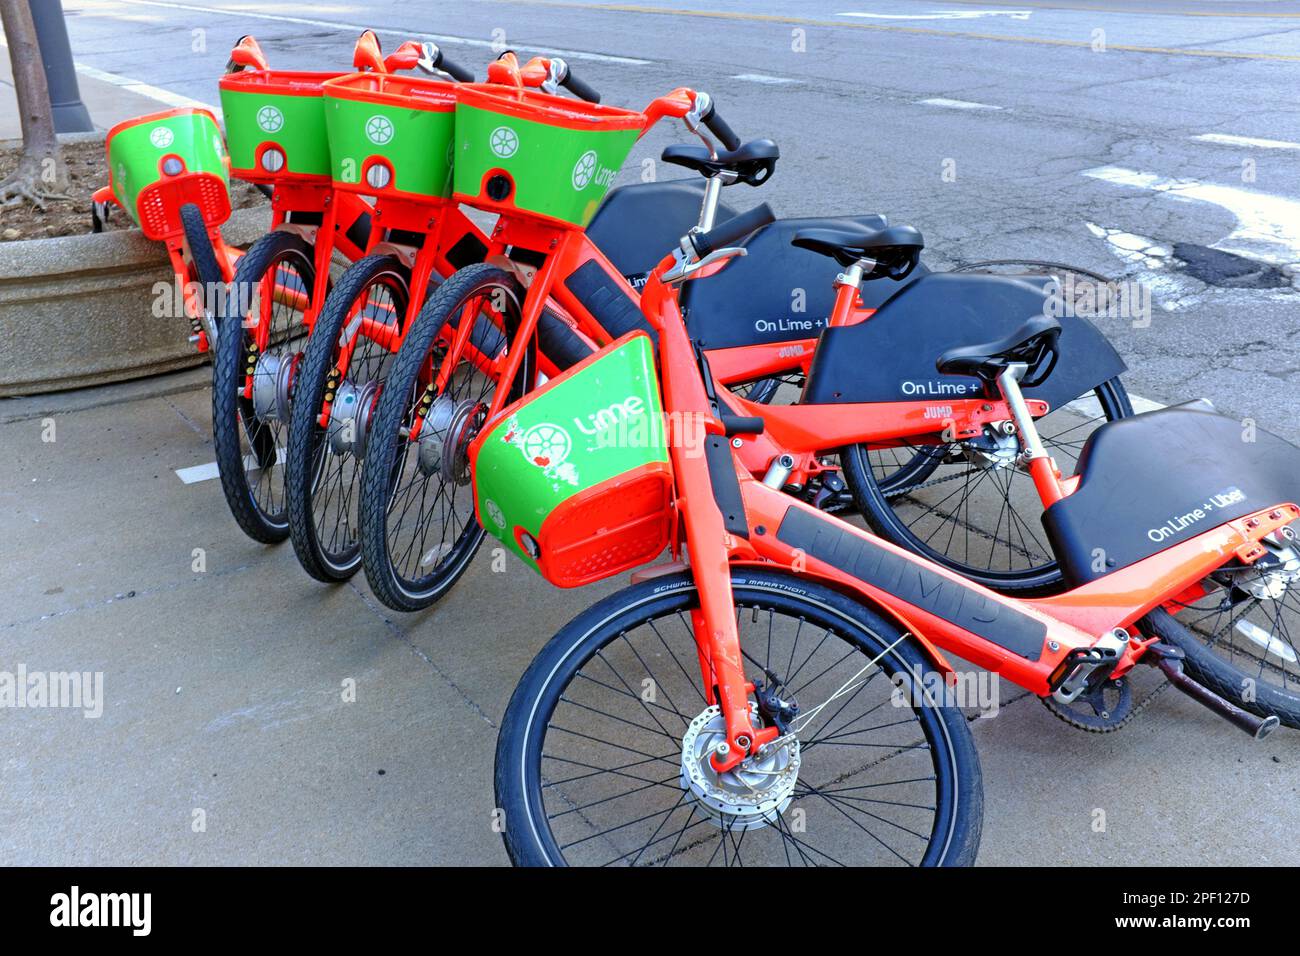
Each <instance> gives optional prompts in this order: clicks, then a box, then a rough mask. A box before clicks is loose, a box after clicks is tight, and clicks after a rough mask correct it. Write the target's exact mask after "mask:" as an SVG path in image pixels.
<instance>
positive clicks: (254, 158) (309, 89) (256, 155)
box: [219, 70, 344, 185]
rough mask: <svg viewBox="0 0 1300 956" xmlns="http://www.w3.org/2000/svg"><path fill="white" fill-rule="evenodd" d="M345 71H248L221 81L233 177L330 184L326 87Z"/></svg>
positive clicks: (229, 75)
mask: <svg viewBox="0 0 1300 956" xmlns="http://www.w3.org/2000/svg"><path fill="white" fill-rule="evenodd" d="M342 75H344V74H341V73H337V72H335V73H300V72H292V71H287V70H243V71H240V72H238V73H227V74H226V75H225V76H223V77H222V78H221V81H220V83H219V86H220V88H221V110H222V112H223V113H224V114H225V118H226V141H227V143H228V144H229V146H230V172H231V175H233V176H235V177H237V178H239V179H243V180H246V181H247V182H252V183H271V184H274V183H282V184H292V183H303V184H318V185H327V184H328V183H329V175H330V166H329V163H330V153H329V141H328V140H327V139H326V136H325V110H324V94H323V89H322V87H323V85H324V83H325V82H326V81H327V80H331V79H334V78H335V77H338V76H342Z"/></svg>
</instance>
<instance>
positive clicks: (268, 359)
mask: <svg viewBox="0 0 1300 956" xmlns="http://www.w3.org/2000/svg"><path fill="white" fill-rule="evenodd" d="M295 358H296V357H295V356H288V355H271V354H268V353H266V352H263V353H262V354H261V355H259V356H258V357H257V365H255V366H254V368H253V414H255V415H256V416H257V417H258V419H259V420H260V421H264V422H272V421H274V422H288V421H289V394H290V389H291V388H292V386H293V372H294V367H295V364H296V363H295Z"/></svg>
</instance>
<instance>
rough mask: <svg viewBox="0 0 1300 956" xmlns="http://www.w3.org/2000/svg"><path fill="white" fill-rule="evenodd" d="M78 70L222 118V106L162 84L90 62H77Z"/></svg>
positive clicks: (170, 104)
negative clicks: (170, 88)
mask: <svg viewBox="0 0 1300 956" xmlns="http://www.w3.org/2000/svg"><path fill="white" fill-rule="evenodd" d="M74 65H75V66H76V68H77V72H78V73H81V74H83V75H84V76H88V77H90V78H91V79H92V80H99V81H100V82H101V83H111V84H112V85H113V86H119V87H121V88H122V89H124V90H128V91H130V92H132V93H137V94H139V95H140V96H147V97H149V98H150V99H154V100H157V101H158V102H160V103H165V104H166V105H167V106H193V107H197V108H199V109H204V110H207V111H208V112H209V113H212V114H213V115H214V116H216V118H217V119H218V120H220V119H221V107H219V106H213V105H212V104H211V103H204V102H202V101H201V100H192V99H190V98H189V97H188V96H181V95H180V94H179V93H173V92H171V90H164V89H163V88H162V87H160V86H153V85H152V84H149V83H142V82H141V81H140V80H133V79H131V78H130V77H129V76H120V75H118V74H117V73H109V72H108V71H107V70H101V69H98V68H97V67H93V66H91V65H90V64H89V63H80V62H78V63H75V64H74Z"/></svg>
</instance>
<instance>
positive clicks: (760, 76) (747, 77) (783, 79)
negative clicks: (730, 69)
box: [732, 73, 799, 86]
mask: <svg viewBox="0 0 1300 956" xmlns="http://www.w3.org/2000/svg"><path fill="white" fill-rule="evenodd" d="M732 79H733V80H744V81H745V82H746V83H766V84H768V85H769V86H781V85H783V84H785V83H798V82H799V81H798V80H796V79H792V78H791V77H788V76H768V75H766V74H765V73H737V74H736V75H735V76H733V77H732Z"/></svg>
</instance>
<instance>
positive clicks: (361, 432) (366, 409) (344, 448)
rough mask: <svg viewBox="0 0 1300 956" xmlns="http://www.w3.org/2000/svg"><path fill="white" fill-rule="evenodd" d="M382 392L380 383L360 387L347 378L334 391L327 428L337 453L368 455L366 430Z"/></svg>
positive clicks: (332, 445)
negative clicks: (347, 380)
mask: <svg viewBox="0 0 1300 956" xmlns="http://www.w3.org/2000/svg"><path fill="white" fill-rule="evenodd" d="M378 396H379V383H378V382H376V381H373V380H372V381H369V382H366V384H364V385H362V386H361V387H360V388H357V387H356V386H355V385H353V384H352V383H351V382H344V383H343V384H341V385H340V386H339V387H338V390H337V391H336V392H335V393H334V401H333V403H332V404H331V406H330V423H329V428H328V429H327V435H328V438H329V445H330V450H331V451H332V452H334V454H336V455H349V454H350V455H353V456H355V457H357V458H364V457H365V456H366V432H367V430H368V429H369V427H370V416H371V415H372V414H373V413H374V410H375V400H376V398H378Z"/></svg>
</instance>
